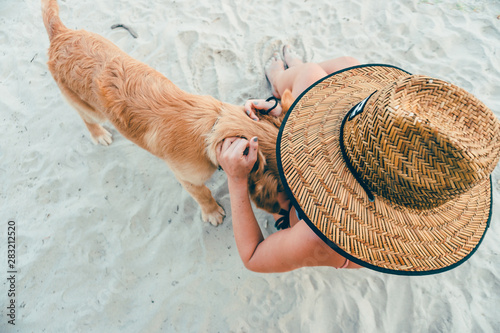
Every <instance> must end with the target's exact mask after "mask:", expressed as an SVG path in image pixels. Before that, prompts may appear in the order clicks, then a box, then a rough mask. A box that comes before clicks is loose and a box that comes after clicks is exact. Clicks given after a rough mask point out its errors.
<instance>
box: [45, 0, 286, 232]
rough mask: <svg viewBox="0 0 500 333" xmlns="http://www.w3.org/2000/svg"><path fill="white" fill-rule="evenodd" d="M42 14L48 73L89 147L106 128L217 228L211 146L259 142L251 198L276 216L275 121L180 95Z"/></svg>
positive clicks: (53, 10) (117, 53)
mask: <svg viewBox="0 0 500 333" xmlns="http://www.w3.org/2000/svg"><path fill="white" fill-rule="evenodd" d="M42 13H43V20H44V24H45V27H46V29H47V33H48V35H49V39H50V48H49V52H48V54H49V61H48V67H49V69H50V71H51V73H52V75H53V77H54V79H55V81H56V82H57V84H58V86H59V88H60V89H61V92H62V93H63V95H64V96H65V97H66V98H67V100H68V101H69V103H70V104H71V105H72V106H74V107H75V109H76V110H77V111H78V113H79V115H80V116H81V118H82V119H83V121H84V123H85V125H86V126H87V128H88V129H89V131H90V134H91V136H92V139H93V141H94V142H95V143H100V144H103V145H108V144H110V143H111V141H112V138H111V134H110V133H109V132H108V131H107V130H106V129H104V128H103V127H102V126H101V125H100V123H103V122H105V121H109V122H111V123H112V124H113V125H114V126H115V127H116V129H117V130H118V131H119V132H120V133H121V134H122V135H123V136H125V137H126V138H128V139H129V140H131V141H132V142H134V143H136V144H137V145H138V146H140V147H142V148H144V149H146V150H148V151H149V152H151V153H152V154H154V155H156V156H158V157H159V158H161V159H163V160H164V161H165V162H166V163H167V164H168V165H169V167H170V168H171V170H172V171H173V172H174V174H175V176H176V178H177V179H178V180H179V182H181V184H182V185H183V186H184V188H185V189H186V190H187V191H188V192H189V193H190V194H191V195H192V196H193V198H194V199H195V200H196V201H197V202H198V203H199V204H200V206H201V209H202V217H203V220H205V221H208V222H210V223H212V224H214V225H217V224H220V223H221V222H222V219H223V217H224V210H223V209H222V208H221V207H220V206H219V205H218V204H217V202H216V201H215V199H214V198H213V197H212V194H211V193H210V190H209V189H208V188H207V187H206V186H205V185H204V184H205V182H206V181H207V180H208V179H209V178H210V177H211V175H212V174H213V172H214V171H215V170H216V169H217V167H218V162H217V159H216V146H217V144H219V143H220V142H221V141H222V140H223V139H224V138H226V137H230V136H238V137H245V138H248V139H250V138H251V137H253V136H258V138H259V150H260V151H259V154H258V161H257V163H256V165H255V167H254V170H253V171H252V173H251V176H250V179H249V183H250V191H251V197H252V199H253V200H254V202H255V203H256V205H257V206H258V207H260V208H262V209H265V210H267V211H268V212H271V213H274V212H277V211H278V210H279V205H278V203H277V191H278V190H282V185H281V184H280V181H279V176H278V170H277V163H276V156H275V145H276V137H277V133H278V128H279V124H280V120H281V119H276V118H273V117H271V116H264V117H262V119H261V121H258V122H257V121H253V120H251V119H250V118H249V117H247V116H246V114H245V112H244V109H243V107H242V106H234V105H230V104H227V103H223V102H221V101H218V100H217V99H215V98H213V97H210V96H198V95H193V94H189V93H186V92H184V91H182V90H181V89H179V88H178V87H177V86H175V85H174V84H173V83H172V82H171V81H170V80H168V79H167V78H166V77H165V76H163V75H162V74H160V73H159V72H157V71H156V70H154V69H152V68H151V67H149V66H148V65H146V64H143V63H141V62H140V61H137V60H135V59H133V58H131V57H130V56H128V55H127V54H126V53H125V52H123V51H122V50H120V49H119V48H118V47H117V46H115V45H114V44H113V43H112V42H110V41H108V40H107V39H105V38H103V37H101V36H99V35H97V34H94V33H90V32H87V31H84V30H78V31H75V30H70V29H68V28H67V27H65V26H64V25H63V23H62V22H61V20H60V19H59V15H58V14H59V8H58V5H57V1H56V0H42ZM290 98H291V94H290ZM284 104H285V105H288V106H289V104H291V100H290V101H289V102H288V103H284ZM285 105H284V107H285ZM286 108H288V107H286ZM283 114H284V112H283Z"/></svg>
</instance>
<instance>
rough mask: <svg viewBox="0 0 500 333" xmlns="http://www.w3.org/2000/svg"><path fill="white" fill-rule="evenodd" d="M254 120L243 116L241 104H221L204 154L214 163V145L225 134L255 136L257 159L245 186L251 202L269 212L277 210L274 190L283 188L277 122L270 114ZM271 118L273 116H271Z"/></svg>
mask: <svg viewBox="0 0 500 333" xmlns="http://www.w3.org/2000/svg"><path fill="white" fill-rule="evenodd" d="M268 117H269V119H267V117H263V118H261V120H260V121H254V120H252V119H250V118H249V117H247V115H246V113H245V111H244V109H243V107H237V106H232V105H227V104H226V105H224V106H223V108H222V110H221V113H220V116H219V119H218V120H217V122H216V123H215V124H214V127H213V129H212V131H211V132H210V133H209V134H208V135H207V137H206V140H207V154H208V156H209V158H210V159H211V161H212V163H214V165H219V164H218V162H217V156H216V149H217V145H218V144H219V143H221V142H222V141H223V140H224V139H225V138H228V137H242V138H246V139H251V138H252V137H254V136H257V137H258V138H259V151H258V153H257V161H256V162H255V165H254V167H253V169H252V171H251V172H250V175H249V178H248V185H249V191H250V197H251V198H252V200H253V202H254V203H255V205H256V206H257V207H258V208H260V209H263V210H265V211H267V212H269V213H277V212H279V210H280V206H279V203H278V192H279V191H283V185H282V184H281V181H280V177H279V174H278V166H277V161H276V138H277V136H278V131H279V121H278V120H276V118H274V117H272V116H268ZM272 118H274V119H272Z"/></svg>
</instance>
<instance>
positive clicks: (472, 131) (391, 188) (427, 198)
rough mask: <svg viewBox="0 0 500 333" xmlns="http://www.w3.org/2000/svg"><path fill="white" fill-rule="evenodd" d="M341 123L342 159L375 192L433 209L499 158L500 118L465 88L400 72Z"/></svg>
mask: <svg viewBox="0 0 500 333" xmlns="http://www.w3.org/2000/svg"><path fill="white" fill-rule="evenodd" d="M365 103H366V105H364V110H362V112H361V111H360V110H359V107H358V108H357V109H356V108H353V110H356V112H355V113H352V114H351V115H350V116H349V117H348V119H347V121H346V123H345V125H344V129H343V142H344V146H345V150H346V155H347V158H348V159H349V162H350V164H351V165H352V166H353V168H354V170H355V172H356V173H357V174H358V176H359V177H360V178H361V179H362V180H363V181H364V182H365V184H366V185H367V186H368V188H369V189H370V190H371V191H373V192H374V193H376V194H377V195H378V196H380V197H383V198H385V199H388V200H390V201H391V202H393V203H396V204H399V205H402V206H405V207H406V208H412V209H417V210H424V209H431V208H434V207H437V206H440V205H442V204H443V203H445V202H447V201H449V200H451V199H453V198H455V197H456V196H458V195H460V194H462V193H464V192H466V191H467V190H469V189H470V188H472V187H473V186H474V185H475V184H477V183H478V182H479V181H481V180H483V179H484V178H486V177H488V176H489V175H490V173H491V172H492V171H493V169H494V168H495V166H496V164H497V163H498V159H499V157H500V138H499V135H500V122H499V121H498V119H497V118H496V117H495V115H494V114H493V113H492V112H491V110H489V109H488V108H487V107H486V106H485V105H484V104H483V103H482V102H480V101H479V100H478V99H477V98H475V97H474V96H473V95H471V94H469V93H467V92H466V91H465V90H463V89H461V88H459V87H456V86H454V85H452V84H450V83H447V82H445V81H442V80H438V79H433V78H431V77H428V76H422V75H412V76H407V77H404V78H402V79H400V80H398V81H396V82H394V83H392V84H390V85H387V86H386V87H385V88H383V89H382V90H380V91H378V92H375V93H374V94H373V95H372V96H371V97H370V98H369V99H368V101H365Z"/></svg>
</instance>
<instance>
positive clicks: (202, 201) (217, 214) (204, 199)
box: [179, 180, 226, 226]
mask: <svg viewBox="0 0 500 333" xmlns="http://www.w3.org/2000/svg"><path fill="white" fill-rule="evenodd" d="M179 181H180V183H181V184H182V186H183V187H184V188H185V189H186V191H188V192H189V194H191V196H192V197H193V198H194V199H195V200H196V201H197V202H198V204H199V205H200V207H201V215H202V219H203V221H205V222H210V223H211V224H213V225H215V226H217V225H219V224H221V223H222V220H223V219H224V216H225V215H226V214H225V212H224V209H223V208H222V207H221V206H219V204H218V203H217V202H216V201H215V199H214V197H213V196H212V192H210V190H209V189H208V187H206V186H205V185H195V184H193V183H191V182H188V181H183V180H179Z"/></svg>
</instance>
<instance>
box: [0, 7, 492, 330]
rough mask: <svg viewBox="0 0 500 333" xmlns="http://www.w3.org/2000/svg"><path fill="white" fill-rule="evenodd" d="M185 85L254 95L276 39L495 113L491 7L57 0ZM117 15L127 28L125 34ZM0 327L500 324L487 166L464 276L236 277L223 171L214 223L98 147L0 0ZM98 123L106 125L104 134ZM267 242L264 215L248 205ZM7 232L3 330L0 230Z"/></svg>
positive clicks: (159, 174) (155, 166)
mask: <svg viewBox="0 0 500 333" xmlns="http://www.w3.org/2000/svg"><path fill="white" fill-rule="evenodd" d="M60 6H61V17H62V20H63V22H64V23H65V24H66V25H67V26H68V27H70V28H78V29H81V28H83V29H87V30H90V31H93V32H97V33H99V34H101V35H103V36H105V37H107V38H109V39H110V40H111V41H113V42H114V43H116V44H117V45H118V46H120V47H121V48H122V49H123V50H125V51H126V52H128V53H129V54H130V55H132V56H133V57H135V58H137V59H139V60H141V61H144V62H146V63H148V64H149V65H151V66H152V67H154V68H156V69H158V70H159V71H160V72H162V73H164V74H165V75H166V76H167V77H168V78H169V79H171V80H172V81H173V82H174V83H175V84H177V85H178V86H179V87H181V88H182V89H184V90H186V91H189V92H192V93H198V94H209V95H213V96H214V97H216V98H218V99H220V100H223V101H225V102H230V103H234V104H242V103H244V101H245V100H246V99H248V98H251V97H268V96H270V89H269V86H268V84H267V82H266V80H265V77H264V71H263V65H264V63H265V61H266V60H267V59H268V58H269V57H270V55H271V54H272V52H273V51H274V50H276V49H278V48H279V47H280V46H281V45H282V44H283V43H285V42H287V43H292V44H293V45H295V46H296V48H297V50H298V52H300V54H301V55H303V56H304V57H305V58H306V59H307V60H310V61H321V60H325V59H327V58H331V57H336V56H341V55H351V56H354V57H356V58H358V59H359V60H360V61H361V62H362V63H387V64H393V65H396V66H399V67H401V68H404V69H406V70H408V71H410V72H412V73H420V74H428V75H433V76H435V77H438V78H442V79H445V80H448V81H450V82H453V83H455V84H457V85H459V86H461V87H463V88H465V89H467V90H468V91H470V92H471V93H473V94H475V95H476V96H477V97H479V98H480V99H481V100H482V101H483V102H485V103H486V104H487V105H488V106H489V107H490V108H491V109H492V110H494V112H495V113H496V114H497V116H499V117H500V99H499V98H498V97H499V93H500V61H499V59H500V20H499V18H498V15H500V3H499V2H498V0H489V1H488V0H483V1H481V0H476V1H474V0H468V1H460V0H459V1H454V0H446V1H438V0H429V1H418V0H413V1H399V0H390V1H371V0H353V1H331V0H317V1H316V0H315V1H307V0H305V1H304V0H300V1H299V0H292V1H237V0H230V1H219V0H202V1H199V0H197V1H192V0H189V1H183V0H178V1H158V0H156V1H151V0H150V1H137V0H135V1H132V0H125V1H118V0H113V1H97V0H94V1H90V0H84V1H82V0H80V1H77V0H66V1H60ZM115 23H124V24H128V25H130V26H131V27H132V28H133V29H134V30H135V31H137V33H138V35H139V38H137V39H134V38H132V37H131V36H130V34H129V33H128V32H127V31H125V30H123V29H117V30H111V29H110V26H111V25H113V24H115ZM0 43H1V45H2V47H1V51H0V64H1V65H0V116H1V117H0V133H1V134H0V135H1V140H0V175H1V187H0V222H1V223H0V230H1V231H0V237H1V240H0V253H1V254H0V256H1V257H0V263H1V265H0V272H1V276H3V277H4V278H2V280H3V281H4V282H3V283H2V284H1V287H0V288H1V290H0V295H1V296H0V304H1V308H2V310H1V311H0V312H1V314H2V316H1V319H0V320H1V322H0V331H2V332H5V331H8V332H11V331H12V332H157V331H165V332H498V331H499V329H500V316H499V310H498V309H499V307H500V255H499V254H500V217H499V213H500V197H499V193H500V183H499V179H500V170H499V168H497V169H496V170H495V172H494V173H493V184H494V199H495V200H496V203H495V206H494V208H493V219H492V225H491V228H490V230H489V232H488V234H487V235H486V238H485V240H484V242H483V244H482V245H481V247H480V249H479V250H478V252H477V253H476V254H475V255H474V256H473V257H472V258H471V259H470V260H469V261H467V262H466V263H465V264H463V265H462V266H460V267H458V268H456V269H454V270H452V271H449V272H446V273H442V274H438V275H433V276H428V277H399V276H391V275H384V274H381V273H377V272H373V271H369V270H366V269H362V270H358V271H347V270H342V271H341V270H335V269H332V268H307V269H300V270H297V271H294V272H291V273H286V274H267V275H265V274H255V273H252V272H249V271H247V270H245V268H244V267H243V265H242V264H241V261H240V258H239V256H238V253H237V251H236V246H235V243H234V238H233V234H232V227H231V212H230V211H229V195H228V191H227V183H226V177H225V175H224V173H223V172H220V171H219V172H217V173H216V174H214V176H213V178H212V180H211V181H210V183H209V187H210V188H211V189H212V190H213V193H214V195H215V197H216V198H217V200H218V201H219V202H221V204H222V205H223V206H224V207H225V208H226V210H227V211H228V212H227V213H228V216H227V217H226V219H225V222H224V224H223V225H221V226H220V227H218V228H215V227H212V226H211V225H208V224H205V223H202V221H201V216H200V215H201V213H200V209H199V208H198V206H197V205H196V203H195V202H194V201H193V200H192V199H191V197H190V196H189V195H188V194H187V192H186V191H184V190H183V189H182V187H181V186H180V185H179V184H178V183H177V182H176V180H175V179H174V177H173V174H172V173H171V172H170V171H169V170H168V169H167V167H166V166H165V165H164V163H163V162H162V161H160V160H158V159H157V158H155V157H154V156H152V155H150V154H149V153H147V152H146V151H143V150H141V149H140V148H138V147H136V146H134V145H133V144H132V143H130V142H129V141H127V140H125V139H124V138H123V137H122V136H121V135H120V134H119V133H117V131H116V130H114V129H113V130H112V133H113V135H114V142H113V144H112V145H111V146H110V147H102V146H95V145H93V144H92V143H91V141H90V139H89V134H88V132H87V130H86V128H85V127H84V125H83V123H82V121H81V120H80V119H79V117H78V115H77V113H76V112H75V111H74V110H73V109H71V107H70V106H69V105H68V104H67V103H66V102H65V101H64V100H63V98H62V96H61V93H60V92H59V90H58V88H57V87H56V84H55V83H54V80H53V79H52V77H51V75H50V73H49V72H48V70H47V66H46V61H47V56H46V50H47V48H48V45H49V43H48V38H47V35H46V32H45V29H44V27H43V23H42V19H41V13H40V3H39V1H38V0H33V1H8V0H4V1H1V2H0ZM108 128H109V127H108ZM257 214H258V218H259V221H260V222H262V226H263V227H264V226H265V224H266V222H265V221H266V220H267V221H268V227H267V229H265V232H266V233H267V234H269V233H272V232H274V228H273V223H272V222H271V217H270V216H269V215H267V214H265V213H263V212H261V211H259V212H257ZM9 219H12V220H14V221H15V222H16V228H17V229H16V233H17V255H16V259H17V261H16V265H17V266H16V269H17V271H18V273H17V275H16V284H15V286H16V296H15V301H16V321H15V323H16V325H15V326H12V325H9V324H8V323H7V320H8V319H9V318H8V317H7V310H6V306H7V305H8V303H7V302H8V301H9V300H10V298H9V297H7V292H8V289H9V286H10V284H9V283H8V282H7V280H6V279H5V277H6V276H8V274H7V271H8V270H9V268H8V267H7V258H6V256H7V255H6V253H7V246H6V240H7V234H6V233H7V223H8V221H9Z"/></svg>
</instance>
